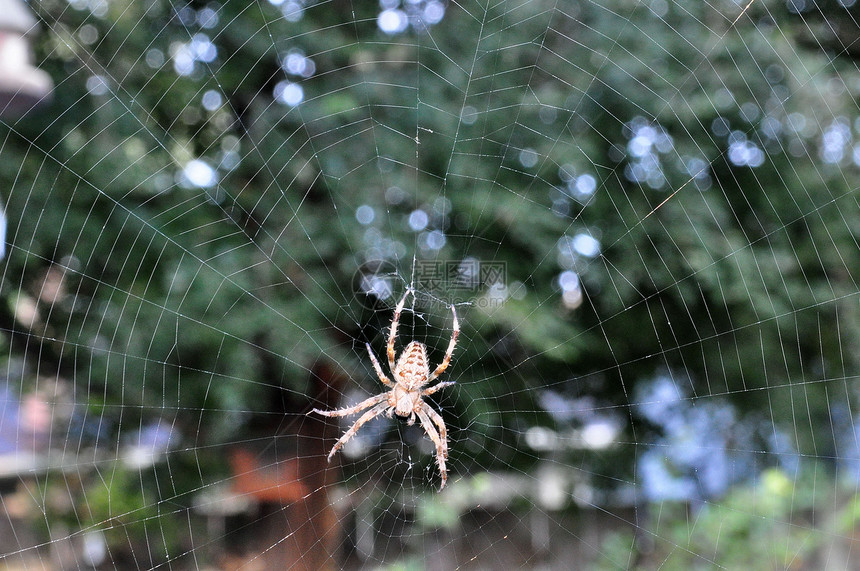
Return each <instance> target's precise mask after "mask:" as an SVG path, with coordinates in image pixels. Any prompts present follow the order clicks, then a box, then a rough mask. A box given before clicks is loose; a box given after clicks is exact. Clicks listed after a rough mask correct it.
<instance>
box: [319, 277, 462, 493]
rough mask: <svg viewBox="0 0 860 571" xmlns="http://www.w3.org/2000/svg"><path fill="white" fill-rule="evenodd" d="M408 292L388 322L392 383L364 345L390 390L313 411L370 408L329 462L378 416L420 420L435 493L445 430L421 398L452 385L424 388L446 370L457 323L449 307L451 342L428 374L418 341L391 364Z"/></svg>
mask: <svg viewBox="0 0 860 571" xmlns="http://www.w3.org/2000/svg"><path fill="white" fill-rule="evenodd" d="M410 293H411V294H412V295H413V296H414V295H415V293H414V291H413V290H412V289H408V290H406V294H405V295H404V296H403V298H402V299H401V300H400V302H399V303H398V304H397V307H396V308H395V310H394V317H393V318H392V320H391V332H390V333H389V334H388V368H389V369H390V370H391V374H392V375H393V377H394V381H393V382H392V380H391V379H389V378H388V377H387V376H385V373H383V372H382V367H380V366H379V361H377V359H376V356H375V355H374V354H373V351H372V350H371V348H370V343H365V346H366V347H367V354H368V355H370V361H371V363H373V368H374V369H375V370H376V375H377V376H378V377H379V380H380V381H382V384H383V385H385V386H387V387H391V390H390V391H387V392H384V393H382V394H378V395H376V396H375V397H370V398H369V399H367V400H365V401H362V402H360V403H358V404H357V405H355V406H351V407H348V408H339V409H337V410H320V409H317V408H315V409H314V410H313V412H315V413H317V414H321V415H323V416H349V415H351V414H356V413H358V412H361V411H363V410H365V409H370V410H367V412H365V413H364V414H363V415H361V417H359V419H358V420H356V421H355V423H353V425H352V426H351V427H350V429H349V430H347V431H346V432H345V433H344V435H343V436H341V437H340V440H338V441H337V443H336V444H335V445H334V447H332V449H331V452H329V455H328V460H329V461H331V458H332V456H334V454H335V452H337V451H338V450H340V448H341V447H342V446H343V445H344V444H346V443H347V442H348V441H349V439H350V438H352V437H353V436H355V433H356V432H358V430H359V429H360V428H361V427H362V426H363V425H364V424H365V423H366V422H368V421H369V420H371V419H373V418H376V417H377V416H379V415H380V414H382V413H385V414H386V415H388V417H389V418H391V416H392V414H396V415H397V416H400V417H408V421H407V424H409V425H412V424H415V418H416V417H417V418H418V420H419V421H421V426H422V427H423V428H424V431H425V432H426V433H427V436H429V437H430V440H432V441H433V444H435V445H436V462H437V463H438V464H439V473H440V474H441V475H442V485H441V486H439V490H440V491H441V490H442V488H444V487H445V482H447V481H448V471H447V470H446V468H445V460H447V459H448V431H447V430H446V428H445V422H444V421H443V420H442V417H441V416H440V415H439V413H438V412H436V411H435V410H433V409H432V408H431V407H430V405H428V404H427V403H426V402H424V400H423V399H422V397H426V396H428V395H432V394H433V393H435V392H437V391H438V390H440V389H442V388H444V387H447V386H450V385H453V384H454V382H453V381H448V382H444V383H437V384H435V385H433V386H432V387H429V388H425V387H427V385H429V384H430V383H432V382H433V381H435V380H436V378H437V377H438V376H439V375H441V374H442V373H444V372H445V369H447V368H448V364H449V363H450V362H451V356H452V355H453V353H454V347H455V346H456V345H457V335H459V334H460V324H459V322H458V321H457V311H456V310H455V309H454V306H453V305H452V306H451V313H453V314H454V324H453V325H452V332H451V341H450V342H449V343H448V350H447V351H446V352H445V358H444V359H442V362H441V363H440V364H439V366H438V367H436V369H435V370H434V371H433V372H432V373H431V372H430V366H429V363H428V362H427V347H425V346H424V344H423V343H420V342H418V341H411V342H410V343H409V344H408V345H407V346H406V349H404V350H403V352H402V353H401V354H400V358H399V359H397V364H396V365H395V362H394V361H395V359H394V357H395V355H394V342H395V340H396V339H397V324H398V322H399V321H400V312H401V311H403V306H404V304H405V303H406V298H407V297H409V294H410Z"/></svg>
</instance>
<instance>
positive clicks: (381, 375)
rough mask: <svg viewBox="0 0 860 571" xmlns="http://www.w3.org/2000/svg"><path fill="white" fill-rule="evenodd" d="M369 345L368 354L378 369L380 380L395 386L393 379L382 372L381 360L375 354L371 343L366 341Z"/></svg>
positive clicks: (375, 368) (384, 383)
mask: <svg viewBox="0 0 860 571" xmlns="http://www.w3.org/2000/svg"><path fill="white" fill-rule="evenodd" d="M365 345H366V346H367V354H368V355H370V362H371V363H373V368H374V370H375V371H376V376H377V377H379V380H380V381H382V384H383V385H386V386H388V387H393V386H394V383H392V382H391V379H389V378H388V377H386V376H385V373H383V372H382V367H380V366H379V361H377V360H376V355H374V354H373V351H372V350H371V349H370V343H365Z"/></svg>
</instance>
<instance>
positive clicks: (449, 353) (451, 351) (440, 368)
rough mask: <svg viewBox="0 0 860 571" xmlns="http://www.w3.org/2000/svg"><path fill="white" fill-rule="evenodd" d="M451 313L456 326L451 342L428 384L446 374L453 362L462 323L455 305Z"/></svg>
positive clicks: (454, 326)
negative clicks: (458, 318) (452, 358)
mask: <svg viewBox="0 0 860 571" xmlns="http://www.w3.org/2000/svg"><path fill="white" fill-rule="evenodd" d="M451 313H453V314H454V325H452V326H451V327H452V331H451V341H450V342H449V343H448V350H447V351H445V358H444V359H442V362H441V363H439V366H438V367H436V370H435V371H433V373H432V374H431V375H430V376H429V377H428V378H427V382H428V383H429V382H431V381H432V380H433V379H435V378H436V377H438V376H439V375H441V374H442V373H444V372H445V369H447V368H448V364H449V363H450V362H451V356H452V355H453V354H454V347H455V346H456V345H457V336H458V335H459V334H460V322H459V321H458V320H457V310H456V309H454V305H453V304H452V305H451Z"/></svg>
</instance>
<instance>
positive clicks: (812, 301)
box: [0, 0, 860, 490]
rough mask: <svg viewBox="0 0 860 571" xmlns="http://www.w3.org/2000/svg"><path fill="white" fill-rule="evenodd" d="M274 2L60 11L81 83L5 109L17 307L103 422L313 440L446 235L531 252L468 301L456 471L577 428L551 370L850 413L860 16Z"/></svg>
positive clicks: (14, 338)
mask: <svg viewBox="0 0 860 571" xmlns="http://www.w3.org/2000/svg"><path fill="white" fill-rule="evenodd" d="M274 4H275V3H267V2H256V3H244V2H224V3H223V4H216V3H206V2H188V3H170V2H166V1H159V0H149V1H146V2H134V1H131V0H114V1H111V2H100V1H91V2H83V1H68V2H67V1H64V0H43V1H42V2H40V3H38V4H37V5H36V6H34V8H35V10H36V11H37V13H38V15H39V16H40V18H41V19H42V20H43V21H44V22H45V23H46V24H47V26H48V28H49V33H47V34H44V37H43V38H42V40H41V43H40V45H39V46H38V47H39V50H40V51H39V55H40V57H39V61H40V65H41V66H42V67H43V69H45V70H47V71H49V72H50V74H51V76H52V77H53V78H54V81H55V83H56V84H57V88H56V92H55V98H54V99H55V101H54V104H53V106H52V107H51V108H50V109H49V110H48V111H47V112H43V113H39V114H34V115H30V116H28V117H26V118H25V119H23V120H21V121H18V122H14V123H5V124H2V125H0V130H2V134H0V140H2V141H3V143H2V147H0V181H2V186H3V188H4V189H7V190H5V191H4V192H5V193H6V198H7V199H8V213H9V216H10V225H11V230H10V237H9V242H10V249H9V258H8V261H7V263H6V268H5V272H4V276H5V279H4V280H3V284H2V290H0V295H2V296H3V297H4V298H5V299H6V300H7V303H6V307H7V308H9V309H8V310H4V311H3V313H2V315H0V319H2V323H3V328H4V331H5V332H6V336H7V337H8V338H9V340H10V343H11V345H10V347H11V349H10V351H9V359H10V360H23V361H25V362H27V363H28V364H29V366H30V369H29V371H30V373H29V374H30V376H31V378H36V375H59V376H62V377H64V378H66V379H71V382H73V383H74V384H75V388H76V389H77V393H78V394H79V395H80V397H81V398H86V399H89V400H90V402H91V403H92V408H91V411H90V413H91V414H94V415H95V416H96V417H103V418H104V417H106V418H109V419H110V420H111V421H112V425H113V426H114V427H115V430H116V431H118V432H119V434H115V435H113V436H112V437H111V438H109V439H106V440H105V441H104V442H105V443H113V442H117V441H122V438H123V437H124V434H123V432H124V431H127V430H137V429H139V428H140V425H141V423H145V422H147V420H148V419H151V418H163V417H167V418H169V419H170V420H171V421H172V422H173V423H175V426H177V427H178V429H179V433H180V434H182V435H183V438H184V439H186V441H187V444H188V445H189V446H192V447H194V449H195V453H197V454H202V453H203V450H205V447H206V446H207V445H209V444H217V443H225V442H235V441H236V440H237V439H240V438H243V436H242V435H243V434H245V433H246V431H250V430H251V429H253V428H254V427H255V426H259V425H260V423H259V419H260V418H263V419H265V420H269V421H270V420H271V419H272V417H273V416H275V415H277V416H276V417H277V419H278V420H277V421H276V422H275V423H274V424H275V425H276V429H278V430H284V431H288V430H290V428H289V427H287V425H288V424H290V423H297V422H301V418H302V417H301V416H297V415H300V414H301V413H303V412H304V411H306V410H307V409H308V408H309V407H310V404H311V402H312V401H314V400H315V399H318V398H319V395H318V394H316V393H315V392H314V391H317V392H319V391H320V390H322V389H320V386H319V383H318V382H317V381H318V380H315V379H314V374H313V373H312V372H311V371H312V370H313V369H314V367H315V365H316V364H317V363H319V362H320V361H325V362H328V364H334V366H336V367H338V368H339V369H340V372H341V374H343V375H344V376H345V377H347V378H350V379H352V380H353V381H352V382H354V383H356V384H366V385H367V386H368V387H373V390H375V389H376V386H375V382H374V381H373V375H372V372H371V370H370V367H369V364H368V363H366V362H365V356H364V354H363V348H362V345H363V343H364V342H366V341H369V342H371V343H373V344H374V346H375V348H377V349H378V348H379V347H380V346H381V344H382V339H383V336H384V328H385V327H386V326H387V324H388V323H389V320H390V313H389V312H387V311H376V310H378V309H380V308H383V307H385V306H386V305H390V304H391V303H392V302H393V301H394V299H396V297H397V295H398V294H399V293H400V291H402V289H403V288H404V287H405V286H406V285H407V283H408V282H409V281H410V279H411V277H412V274H411V272H412V268H413V267H414V263H413V262H414V261H416V262H417V261H421V260H431V261H432V260H436V261H442V262H445V261H452V262H454V263H455V264H461V263H465V262H466V261H468V260H477V261H478V262H479V263H485V264H486V263H490V262H492V263H499V264H500V263H504V264H505V270H506V273H505V281H504V283H495V282H494V281H493V280H491V279H489V280H485V281H483V282H480V283H479V287H477V288H475V289H473V290H470V292H469V294H468V295H469V298H470V299H469V300H470V301H474V306H473V307H472V308H471V309H468V310H467V309H466V308H465V306H464V308H463V312H464V313H465V329H464V335H463V337H461V343H460V344H459V346H458V351H457V354H456V356H455V362H454V365H453V368H452V369H451V374H452V376H453V378H454V379H455V380H459V381H461V382H460V384H459V386H458V388H457V390H456V391H450V394H448V395H447V396H444V397H441V398H443V399H444V402H445V403H446V405H445V407H443V414H444V415H445V416H446V419H447V418H450V419H451V423H450V425H451V426H453V427H454V434H455V437H458V436H456V435H457V430H458V429H462V428H463V427H466V426H468V430H469V431H470V434H469V436H468V442H465V441H466V440H467V439H466V438H462V440H463V441H464V445H463V446H462V447H453V448H452V450H451V454H452V457H453V458H454V459H455V464H459V465H467V464H468V463H469V462H475V463H476V464H478V465H481V466H483V467H487V468H495V467H510V466H512V465H513V466H525V465H527V464H529V463H531V462H533V461H534V459H535V456H534V453H533V451H531V450H529V449H526V448H524V446H523V443H522V442H521V440H520V434H521V429H522V427H523V426H529V425H533V424H551V423H553V422H562V421H559V420H557V419H555V420H554V417H553V415H552V414H550V413H551V412H552V411H547V410H545V408H546V407H544V406H542V405H541V404H540V403H539V402H537V399H539V397H540V391H537V390H535V389H539V388H542V387H547V386H549V387H552V388H553V389H554V390H556V391H558V392H560V393H562V394H564V395H566V396H568V397H570V398H574V397H578V396H582V395H584V394H587V395H589V396H590V397H592V398H593V399H594V401H593V402H594V403H595V404H594V406H595V407H597V408H600V407H603V406H609V407H615V406H619V405H620V406H621V407H622V410H623V409H624V407H627V406H628V405H630V404H632V402H631V398H632V397H631V395H633V394H634V393H633V388H634V387H635V386H636V385H637V383H640V382H643V381H648V380H650V379H653V378H654V377H655V376H657V375H659V374H663V373H665V372H666V371H669V372H670V373H671V374H672V376H673V377H674V378H675V380H676V382H678V383H685V384H687V385H689V388H690V389H691V394H693V395H695V396H697V397H708V396H712V395H728V396H729V397H730V398H731V399H734V402H735V403H736V405H737V406H738V407H739V408H741V409H744V410H746V411H748V412H749V413H750V414H757V415H759V416H760V417H761V418H764V419H766V420H767V421H768V422H771V423H773V425H774V426H776V427H780V426H792V432H791V433H792V435H793V436H794V437H795V440H796V441H795V442H794V445H795V446H796V447H797V448H798V449H800V450H804V449H806V447H808V446H811V445H812V444H813V443H817V444H818V446H821V443H822V438H828V435H824V434H822V433H820V432H819V431H818V430H817V427H818V426H824V425H826V424H822V423H820V422H819V421H820V420H822V419H824V418H826V415H827V414H828V404H829V400H828V399H829V396H828V390H829V389H830V388H831V387H832V386H833V383H834V382H837V381H838V380H839V379H847V378H849V377H851V376H852V375H856V374H857V363H856V359H857V357H856V356H857V355H858V354H860V351H858V347H857V339H860V335H858V332H860V331H858V330H860V316H858V307H857V304H856V299H855V296H856V292H857V275H856V272H857V268H860V259H858V258H860V255H858V248H857V236H856V228H855V227H852V225H851V223H850V222H849V221H851V220H856V219H857V216H858V214H860V213H858V212H857V210H858V205H857V201H856V200H854V199H847V198H846V197H850V196H851V195H852V193H854V192H855V191H856V189H855V188H854V186H853V184H852V182H851V181H850V179H849V176H848V173H854V171H855V170H856V169H857V166H856V165H854V164H853V163H852V148H851V146H850V144H849V143H850V136H847V135H845V130H846V129H847V130H848V133H849V135H850V132H851V129H852V128H853V123H852V121H853V116H854V114H856V106H855V104H854V102H853V100H852V97H853V96H854V95H856V93H855V91H856V89H857V85H860V83H858V81H857V79H860V78H858V72H857V70H856V69H855V68H854V67H853V65H851V64H850V62H848V61H845V62H843V61H841V60H840V59H839V58H832V57H830V54H829V53H828V52H827V51H826V49H827V48H829V49H831V50H834V49H835V51H837V52H839V53H842V52H845V51H846V50H845V48H843V49H839V47H840V45H842V44H840V42H841V40H840V39H839V38H840V37H843V36H840V35H838V34H837V35H835V36H830V37H828V38H827V40H826V41H824V40H819V39H818V37H817V36H815V35H812V36H811V35H810V33H811V31H810V28H808V27H807V26H806V24H807V22H809V21H811V18H812V15H811V14H807V13H805V12H802V11H801V13H799V14H798V10H797V9H793V8H792V5H791V3H789V4H790V5H789V6H788V7H786V4H785V3H784V2H765V1H762V2H755V3H753V4H752V5H751V6H749V7H747V8H744V7H741V6H739V5H738V3H737V2H735V1H732V0H721V1H716V2H708V3H702V2H699V1H698V0H683V1H678V2H673V3H668V4H666V5H665V6H663V4H665V3H659V2H655V3H653V5H654V8H653V9H652V8H649V7H648V6H647V5H645V4H643V3H638V2H637V3H631V2H625V1H621V0H618V1H613V2H608V3H606V2H604V3H601V5H595V4H588V3H583V4H581V5H580V4H571V5H569V6H568V5H565V6H562V7H559V6H558V5H557V3H544V2H527V3H523V4H522V5H521V6H519V7H518V8H517V9H516V10H513V11H511V6H510V5H509V4H507V3H498V4H490V5H489V6H488V9H487V11H486V13H484V12H482V11H479V12H478V13H468V12H467V11H466V9H464V8H463V7H461V6H459V5H458V4H455V3H451V4H450V5H448V6H447V8H446V11H445V14H444V18H443V19H442V20H441V21H440V22H439V23H435V24H433V25H432V26H430V27H429V31H428V30H422V26H421V25H419V24H420V22H419V23H418V24H416V23H415V21H413V24H411V25H410V26H411V27H410V26H407V27H405V28H404V29H402V30H400V31H399V32H398V33H386V32H384V31H382V30H381V29H380V26H381V25H382V24H380V22H382V20H380V19H378V17H379V16H380V14H379V11H380V9H379V8H378V7H377V6H376V5H375V4H369V3H352V4H349V5H348V6H347V5H345V4H344V5H342V6H341V3H338V2H335V3H334V4H332V3H326V4H322V5H319V6H317V5H313V4H311V3H304V2H298V1H296V2H284V3H280V5H278V6H276V5H274ZM795 4H796V3H795ZM660 6H663V8H661V9H659V10H658V8H660ZM810 10H811V8H810ZM852 22H853V24H852ZM856 22H857V20H856V19H851V18H846V19H845V20H844V22H842V23H843V25H846V26H847V25H854V26H855V27H856ZM425 25H426V24H425ZM801 35H802V36H803V37H805V38H806V40H807V41H806V44H802V43H800V42H798V41H797V39H796V38H797V37H798V36H801ZM834 46H835V48H834ZM822 48H825V49H822ZM822 85H826V86H827V87H825V88H821V87H820V86H822ZM840 137H841V138H840ZM839 141H842V143H841V146H839V145H838V144H837V143H838V142H839ZM828 145H829V146H828ZM362 207H366V208H369V209H370V210H365V211H364V212H365V213H369V212H372V213H373V216H370V215H369V214H368V215H367V216H366V217H365V218H364V219H362V217H360V216H356V215H354V213H357V212H358V211H359V208H362ZM419 210H420V211H421V212H423V213H424V214H425V215H426V218H427V222H426V223H425V225H424V226H421V227H420V228H418V230H416V226H415V225H414V224H413V225H412V226H410V225H409V223H408V222H407V220H408V219H409V217H410V215H411V214H413V213H414V212H416V211H419ZM368 219H369V220H368ZM434 231H435V232H436V233H435V234H434V233H433V232H434ZM48 276H53V279H55V280H56V279H59V278H58V276H59V277H60V278H61V280H60V283H61V284H62V285H61V287H59V288H55V289H50V288H48V287H47V286H48ZM376 278H378V279H381V280H382V282H383V283H385V284H387V286H386V287H389V288H391V289H392V290H393V293H392V294H391V295H389V296H384V295H383V296H379V298H377V297H376V296H374V295H373V293H372V292H373V291H385V290H384V289H383V290H375V289H373V288H368V287H364V289H362V284H365V285H366V284H367V283H376V282H373V281H372V280H373V279H376ZM362 280H364V281H362ZM368 280H370V281H368ZM445 285H447V286H449V287H448V288H447V289H445V288H443V289H442V290H437V289H433V288H429V287H427V288H425V289H424V290H422V289H420V286H421V284H420V283H419V284H418V286H419V294H420V295H419V303H422V304H427V303H429V302H430V301H433V300H437V299H440V298H441V299H442V301H446V302H447V301H451V300H454V299H461V298H458V297H457V296H458V295H462V294H461V293H459V294H458V292H457V291H454V288H453V287H450V286H451V284H450V283H448V284H445ZM369 292H370V293H369ZM494 296H496V297H494ZM499 296H501V297H499ZM461 300H462V299H461ZM494 300H495V301H496V302H498V301H499V300H503V303H493V301H494ZM430 308H431V309H432V311H431V312H430V315H431V316H432V321H431V323H430V326H431V327H439V328H444V327H446V326H447V321H445V320H446V319H447V313H446V312H445V311H443V310H442V309H443V308H442V307H441V305H431V306H430ZM437 310H438V311H437ZM28 311H29V312H28ZM405 318H406V319H407V320H409V317H408V316H405ZM416 326H417V327H419V329H417V330H416V333H420V324H416ZM429 338H430V339H444V334H440V335H439V336H438V337H437V336H429ZM440 343H441V344H442V345H444V341H441V342H440ZM431 350H432V351H433V355H438V354H439V352H440V351H443V350H444V346H441V345H440V346H439V347H431ZM822 379H825V380H826V381H827V382H817V381H819V380H822ZM759 389H766V390H759ZM840 390H842V392H843V394H844V392H845V391H844V390H843V389H840ZM852 394H853V393H852ZM843 398H844V397H843ZM274 401H280V402H278V404H277V405H273V402H274ZM798 403H803V404H802V405H799V404H798ZM289 413H292V414H293V415H294V416H289ZM284 414H287V415H288V416H287V420H285V421H283V422H281V418H282V415H284ZM800 416H803V417H804V419H800V418H799V417H800ZM478 418H480V419H481V421H480V422H472V420H474V419H478ZM630 419H632V416H631V417H630V418H628V419H627V420H628V421H629V420H630ZM636 422H638V421H636ZM255 423H256V424H255ZM262 425H265V426H267V427H269V428H268V429H271V426H272V423H270V422H263V423H262ZM634 426H635V424H634V425H631V426H628V429H633V428H634ZM458 438H459V437H458ZM628 441H633V439H628ZM108 446H110V444H108ZM817 450H818V453H821V448H817ZM627 452H628V451H627V450H623V451H621V453H622V454H624V455H625V457H627ZM571 454H573V452H571ZM604 458H605V457H604ZM425 461H426V462H427V463H428V464H429V463H431V462H432V458H430V457H427V458H426V459H425ZM595 461H596V462H600V460H599V459H598V460H595ZM612 469H613V470H629V469H631V459H630V458H627V459H626V460H625V461H624V462H622V463H620V464H619V465H617V466H616V467H614V468H612ZM604 470H606V471H607V472H606V473H608V470H609V468H606V467H604V468H601V469H600V470H598V471H599V472H600V473H604ZM173 476H175V478H173ZM213 477H214V476H213ZM172 481H173V482H174V485H177V486H179V487H180V488H183V486H184V488H183V489H187V490H191V489H194V488H195V487H199V486H201V485H202V484H201V481H200V474H199V473H197V470H194V469H191V470H189V472H188V473H185V472H182V473H178V472H177V473H176V474H172ZM183 482H185V483H184V484H183Z"/></svg>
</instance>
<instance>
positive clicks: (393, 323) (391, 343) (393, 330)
mask: <svg viewBox="0 0 860 571" xmlns="http://www.w3.org/2000/svg"><path fill="white" fill-rule="evenodd" d="M410 293H413V294H414V292H413V290H412V288H407V289H406V293H404V294H403V298H402V299H401V300H400V302H399V303H398V304H397V307H396V308H395V309H394V317H393V318H392V319H391V332H390V333H389V334H388V369H389V370H390V371H391V374H394V340H395V339H396V338H397V324H398V323H400V312H401V311H403V306H404V305H406V298H407V297H409V294H410Z"/></svg>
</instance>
